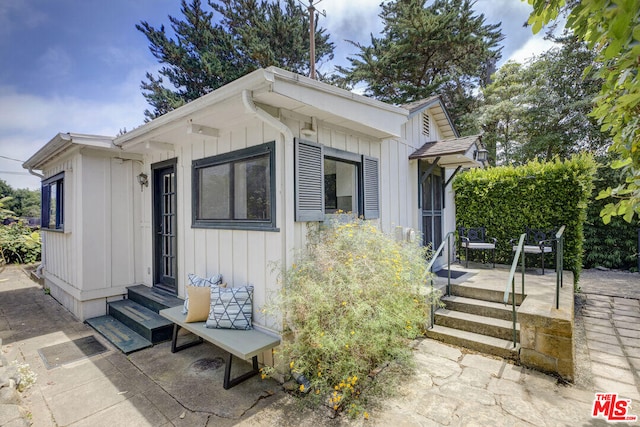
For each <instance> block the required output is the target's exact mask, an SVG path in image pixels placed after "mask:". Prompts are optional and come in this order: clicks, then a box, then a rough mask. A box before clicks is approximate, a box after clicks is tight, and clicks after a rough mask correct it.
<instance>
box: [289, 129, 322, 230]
mask: <svg viewBox="0 0 640 427" xmlns="http://www.w3.org/2000/svg"><path fill="white" fill-rule="evenodd" d="M294 143H295V177H294V178H295V189H296V190H295V197H296V221H323V220H324V161H323V155H322V145H319V144H315V143H313V142H308V141H302V140H299V139H298V138H296V139H295V142H294Z"/></svg>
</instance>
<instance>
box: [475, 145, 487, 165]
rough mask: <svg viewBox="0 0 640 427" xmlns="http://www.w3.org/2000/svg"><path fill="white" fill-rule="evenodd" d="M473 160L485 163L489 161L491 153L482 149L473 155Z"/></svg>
mask: <svg viewBox="0 0 640 427" xmlns="http://www.w3.org/2000/svg"><path fill="white" fill-rule="evenodd" d="M473 158H474V159H475V160H477V161H479V162H480V163H484V162H486V161H487V160H488V159H489V151H487V150H485V149H484V148H481V149H479V150H476V151H475V152H474V153H473Z"/></svg>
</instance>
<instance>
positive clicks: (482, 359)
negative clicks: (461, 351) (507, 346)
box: [460, 354, 509, 377]
mask: <svg viewBox="0 0 640 427" xmlns="http://www.w3.org/2000/svg"><path fill="white" fill-rule="evenodd" d="M460 364H461V365H463V366H470V367H473V368H476V369H480V370H483V371H485V372H488V373H490V374H492V375H493V376H495V377H499V376H500V372H502V370H503V369H504V368H505V365H508V364H509V363H508V362H507V361H505V360H503V359H496V358H492V357H489V356H483V355H480V354H465V355H464V357H463V358H462V360H461V361H460Z"/></svg>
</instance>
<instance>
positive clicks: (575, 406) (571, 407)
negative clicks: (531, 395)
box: [532, 393, 595, 426]
mask: <svg viewBox="0 0 640 427" xmlns="http://www.w3.org/2000/svg"><path fill="white" fill-rule="evenodd" d="M594 395H595V394H594V393H589V400H588V401H587V402H581V401H575V400H572V399H566V398H564V397H562V396H558V395H553V396H552V399H550V401H548V400H542V399H535V400H534V401H533V402H532V405H533V407H534V408H535V409H536V410H537V411H538V413H540V414H543V416H544V420H545V423H546V425H547V426H576V425H587V423H588V424H589V425H591V407H592V405H593V398H594Z"/></svg>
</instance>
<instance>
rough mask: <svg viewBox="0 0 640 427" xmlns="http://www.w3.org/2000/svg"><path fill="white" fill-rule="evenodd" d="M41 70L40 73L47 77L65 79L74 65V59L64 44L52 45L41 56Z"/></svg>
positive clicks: (39, 61)
mask: <svg viewBox="0 0 640 427" xmlns="http://www.w3.org/2000/svg"><path fill="white" fill-rule="evenodd" d="M38 63H39V64H40V68H41V70H40V71H39V73H40V74H41V75H43V76H47V79H51V80H53V79H65V78H67V77H68V76H69V75H70V73H71V69H72V67H73V59H72V57H71V55H69V53H68V52H67V50H66V49H65V48H64V47H62V46H51V47H49V48H47V50H46V51H45V53H44V54H43V55H42V56H41V57H40V58H39V60H38Z"/></svg>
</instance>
